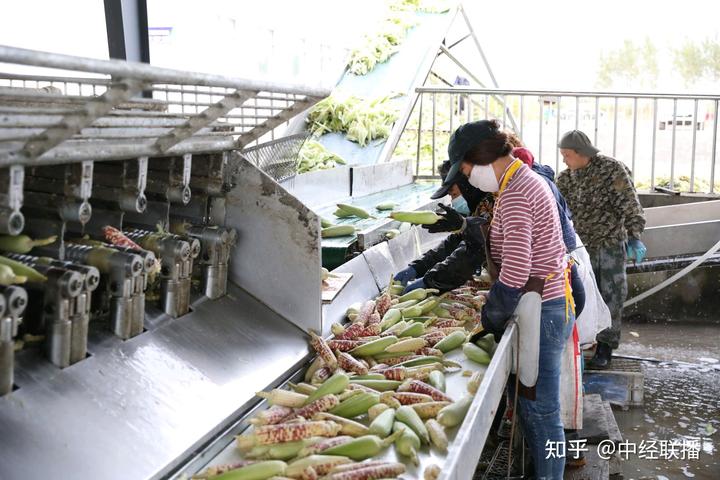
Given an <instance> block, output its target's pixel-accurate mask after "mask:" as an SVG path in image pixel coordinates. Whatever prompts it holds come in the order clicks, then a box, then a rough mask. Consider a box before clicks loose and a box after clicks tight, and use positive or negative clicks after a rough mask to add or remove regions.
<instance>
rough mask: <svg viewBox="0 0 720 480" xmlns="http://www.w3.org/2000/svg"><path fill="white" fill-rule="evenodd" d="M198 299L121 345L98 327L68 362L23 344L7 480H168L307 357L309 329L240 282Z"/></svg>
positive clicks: (4, 463)
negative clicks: (164, 479)
mask: <svg viewBox="0 0 720 480" xmlns="http://www.w3.org/2000/svg"><path fill="white" fill-rule="evenodd" d="M193 307H194V311H193V312H192V313H190V314H188V315H185V316H183V317H180V318H178V319H170V318H167V317H166V318H164V319H158V320H157V321H155V322H151V324H155V325H157V328H155V329H154V330H151V331H148V332H146V333H144V334H141V335H139V336H137V337H134V338H132V339H131V340H128V341H125V342H123V341H121V340H120V339H119V338H117V337H114V336H112V334H110V333H109V332H102V333H101V332H100V330H101V329H100V328H99V326H98V325H94V327H96V328H95V331H94V332H93V334H92V335H91V339H90V346H89V351H90V353H91V355H92V357H90V358H88V359H86V360H84V361H82V362H79V363H77V364H76V365H73V366H71V367H69V368H66V369H63V370H60V369H58V368H56V367H54V366H53V365H51V364H50V363H49V362H48V361H47V360H44V359H43V358H41V357H40V355H39V354H38V352H36V351H23V352H20V354H18V355H17V360H18V368H17V369H16V372H17V376H16V384H17V385H19V387H20V388H19V390H16V391H15V392H13V393H12V394H11V395H8V396H6V397H2V398H0V430H2V435H1V436H0V478H2V479H16V478H68V479H69V478H78V479H80V478H83V479H84V478H97V479H100V478H101V479H103V480H113V479H118V480H121V479H122V480H126V479H141V478H154V477H158V476H162V475H164V474H165V473H167V472H168V471H169V470H170V469H171V468H172V467H173V465H174V462H176V461H179V460H180V459H184V458H186V457H187V456H188V455H190V452H193V451H195V450H196V449H197V448H198V447H199V446H202V445H203V444H204V442H206V441H207V439H208V438H212V437H216V436H217V435H218V433H219V432H220V431H222V429H223V428H224V426H225V425H227V424H228V423H231V422H233V419H235V420H236V419H237V418H239V417H240V416H242V415H243V414H245V413H247V410H248V409H249V408H250V407H252V405H253V404H254V402H255V397H254V394H255V392H256V391H257V390H262V389H264V388H267V387H269V386H272V385H273V382H282V381H284V379H285V375H286V374H287V372H288V369H290V371H292V367H293V365H299V364H303V363H304V362H305V361H306V358H307V355H308V353H309V352H308V347H307V341H306V339H305V335H304V334H303V333H302V332H301V331H300V330H299V329H298V328H297V327H295V326H294V325H292V324H290V323H289V322H287V321H285V320H283V319H282V318H280V317H279V316H278V315H277V314H275V313H273V312H272V311H270V310H269V309H268V308H267V307H265V306H264V305H262V304H260V303H259V302H258V301H257V300H255V299H253V298H252V297H250V296H249V295H247V294H246V293H245V292H243V291H241V290H240V289H238V288H237V287H235V286H231V287H230V292H229V295H228V296H226V297H223V298H221V299H218V300H215V301H207V300H205V301H200V302H197V303H195V304H194V305H193ZM151 328H152V327H151ZM29 452H33V453H32V455H33V456H35V457H36V459H37V461H33V462H29V461H28V458H30V455H29Z"/></svg>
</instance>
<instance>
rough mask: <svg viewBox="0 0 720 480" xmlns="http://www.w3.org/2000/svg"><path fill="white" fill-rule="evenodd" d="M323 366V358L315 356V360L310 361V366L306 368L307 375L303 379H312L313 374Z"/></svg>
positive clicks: (306, 380) (307, 380)
mask: <svg viewBox="0 0 720 480" xmlns="http://www.w3.org/2000/svg"><path fill="white" fill-rule="evenodd" d="M322 366H323V362H322V358H320V357H315V360H313V361H312V363H310V366H308V369H307V370H305V377H304V378H303V380H304V381H305V382H309V381H310V379H311V378H312V376H313V375H314V374H315V372H316V371H317V370H318V369H319V368H322Z"/></svg>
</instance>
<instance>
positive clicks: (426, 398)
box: [380, 392, 433, 405]
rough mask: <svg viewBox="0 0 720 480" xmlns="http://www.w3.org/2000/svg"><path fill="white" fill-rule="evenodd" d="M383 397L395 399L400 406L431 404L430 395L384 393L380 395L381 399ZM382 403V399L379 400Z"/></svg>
mask: <svg viewBox="0 0 720 480" xmlns="http://www.w3.org/2000/svg"><path fill="white" fill-rule="evenodd" d="M385 395H390V396H391V397H393V398H394V399H396V400H397V401H398V402H400V404H401V405H413V404H415V403H423V402H432V401H433V399H432V397H431V396H430V395H425V394H423V393H412V392H385V393H383V394H382V395H381V397H383V396H385ZM380 401H382V398H381V399H380Z"/></svg>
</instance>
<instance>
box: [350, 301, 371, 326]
mask: <svg viewBox="0 0 720 480" xmlns="http://www.w3.org/2000/svg"><path fill="white" fill-rule="evenodd" d="M374 311H375V300H368V301H367V302H365V303H363V305H362V307H361V308H360V311H359V312H358V317H357V319H356V320H355V321H356V322H357V323H362V324H363V325H367V323H368V320H369V319H370V315H372V314H373V312H374Z"/></svg>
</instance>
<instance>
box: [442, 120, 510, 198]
mask: <svg viewBox="0 0 720 480" xmlns="http://www.w3.org/2000/svg"><path fill="white" fill-rule="evenodd" d="M498 131H499V130H498V123H497V122H495V121H491V120H478V121H477V122H469V123H465V124H463V125H460V126H459V127H458V128H457V130H455V131H454V132H453V134H452V135H451V136H450V142H449V143H448V157H449V159H450V170H449V171H448V173H447V178H451V179H454V178H455V177H456V175H458V174H460V175H462V173H460V163H461V162H462V161H463V158H465V154H466V153H467V152H468V151H469V150H470V149H471V148H472V147H474V146H475V145H477V144H478V143H480V142H481V141H482V140H485V139H486V138H488V137H490V136H492V135H495V134H497V133H498ZM443 185H444V183H443ZM450 185H452V183H451V184H450ZM448 188H449V187H448ZM436 193H437V192H436Z"/></svg>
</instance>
